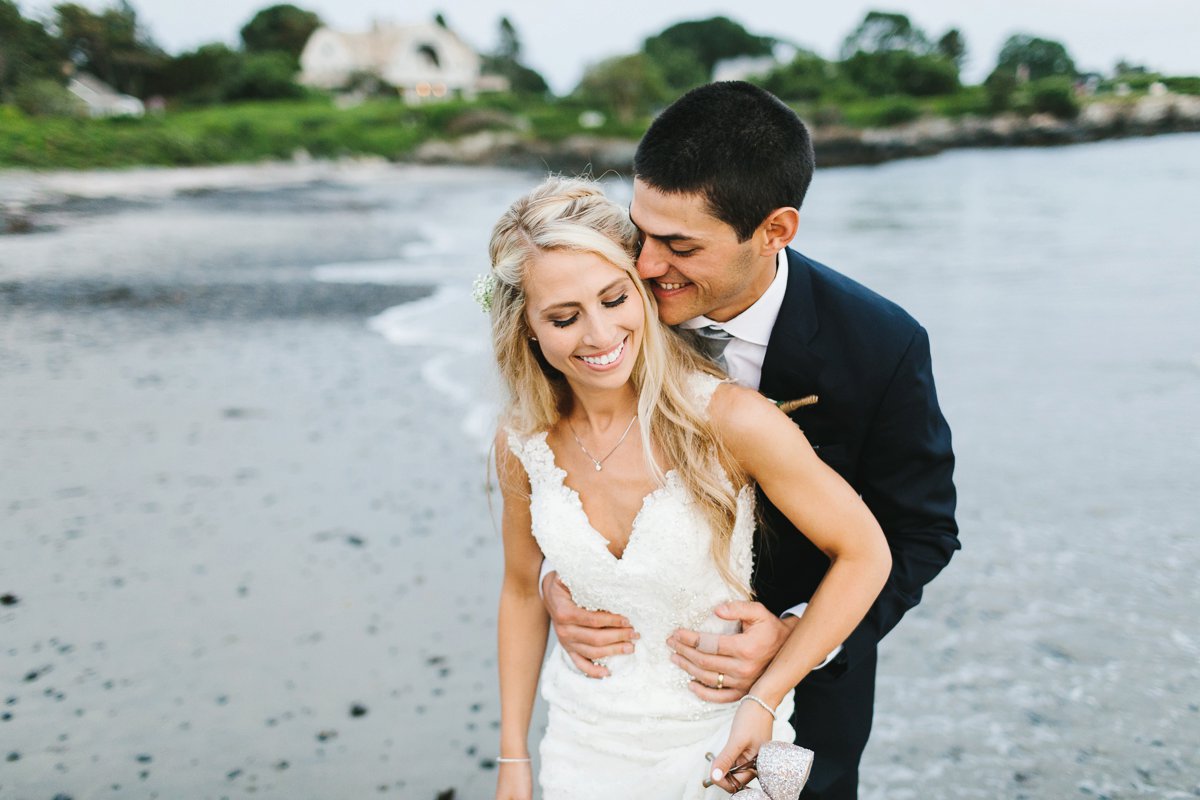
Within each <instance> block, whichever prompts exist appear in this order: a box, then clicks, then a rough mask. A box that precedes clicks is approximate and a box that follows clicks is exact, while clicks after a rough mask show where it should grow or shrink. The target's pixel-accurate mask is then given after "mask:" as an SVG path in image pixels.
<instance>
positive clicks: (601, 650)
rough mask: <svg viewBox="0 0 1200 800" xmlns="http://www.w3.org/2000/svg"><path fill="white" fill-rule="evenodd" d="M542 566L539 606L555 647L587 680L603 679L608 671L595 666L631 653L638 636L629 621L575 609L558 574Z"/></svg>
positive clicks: (605, 612) (601, 666)
mask: <svg viewBox="0 0 1200 800" xmlns="http://www.w3.org/2000/svg"><path fill="white" fill-rule="evenodd" d="M547 567H550V565H549V564H547V563H543V566H542V574H541V576H540V578H539V580H540V588H541V592H542V603H543V604H544V605H545V607H546V612H547V613H548V614H549V615H550V622H551V623H552V624H553V625H554V635H555V636H557V637H558V643H559V644H560V645H562V648H563V650H566V651H567V654H568V655H569V656H570V657H571V661H572V662H574V664H575V666H576V667H577V668H578V669H579V671H580V672H582V673H583V674H584V675H587V676H588V677H589V678H605V677H607V676H608V668H607V667H605V666H604V665H603V664H598V663H596V662H597V661H599V660H600V659H602V658H605V657H607V656H615V655H628V654H629V653H632V652H633V648H634V641H635V640H636V639H637V638H638V633H637V632H636V631H635V630H634V629H633V628H632V627H631V626H630V624H629V620H627V619H625V618H624V617H622V616H619V615H617V614H610V613H608V612H607V611H588V610H587V609H585V608H580V607H579V606H577V605H575V600H574V599H573V598H572V597H571V590H570V589H568V588H567V586H566V584H564V583H563V582H562V581H560V580H559V579H558V573H556V572H554V571H553V568H552V567H550V569H547Z"/></svg>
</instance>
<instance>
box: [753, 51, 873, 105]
mask: <svg viewBox="0 0 1200 800" xmlns="http://www.w3.org/2000/svg"><path fill="white" fill-rule="evenodd" d="M756 83H758V84H759V85H761V86H762V87H763V88H764V89H766V90H767V91H769V92H771V93H772V94H774V95H775V96H777V97H779V98H781V99H783V100H791V101H811V100H819V99H821V98H823V97H828V96H830V95H835V94H837V95H845V94H847V91H846V89H847V87H846V86H845V83H844V81H842V80H841V78H840V75H839V73H838V69H837V67H836V66H835V65H834V64H831V63H830V62H828V61H826V60H825V59H823V58H821V57H820V56H819V55H817V54H816V53H812V52H807V51H803V50H802V51H800V52H798V53H797V54H796V57H795V58H793V59H792V60H791V62H789V63H787V64H784V65H782V66H779V67H776V68H775V69H774V70H772V71H771V72H769V73H768V74H767V75H765V76H764V77H763V78H762V79H761V80H759V81H756ZM849 93H850V94H853V93H854V92H853V90H851V91H850V92H849Z"/></svg>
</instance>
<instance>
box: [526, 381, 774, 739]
mask: <svg viewBox="0 0 1200 800" xmlns="http://www.w3.org/2000/svg"><path fill="white" fill-rule="evenodd" d="M719 383H720V381H719V380H718V379H717V378H714V377H712V376H709V375H704V374H700V373H697V374H695V375H693V376H692V379H691V388H692V393H693V395H694V398H695V402H696V403H697V405H698V407H699V408H700V409H702V410H705V411H706V410H707V407H708V403H709V401H710V400H711V398H712V394H713V392H714V391H715V390H716V387H717V385H718V384H719ZM509 446H510V448H511V449H512V451H513V452H514V453H515V454H516V455H517V457H518V458H519V459H520V461H521V464H522V465H523V466H524V467H525V471H526V472H527V473H528V475H529V484H530V489H531V495H530V512H531V515H532V519H533V536H534V538H535V539H536V540H537V543H538V545H539V546H540V547H541V549H542V553H543V554H544V555H545V557H546V558H547V559H548V560H549V562H550V563H551V564H552V565H553V566H554V568H555V569H556V570H557V571H558V575H559V577H560V578H561V579H562V581H563V582H564V583H565V584H566V585H567V587H568V588H569V589H570V590H571V594H572V596H573V597H574V600H575V602H576V603H578V604H579V605H581V606H583V607H584V608H588V609H592V610H597V609H603V610H605V611H610V612H612V613H615V614H621V615H623V616H625V617H626V618H628V619H629V621H630V622H631V623H632V625H633V627H634V629H635V630H637V631H638V632H639V633H640V634H641V638H640V639H639V640H638V641H637V643H636V645H635V650H634V653H633V654H632V655H628V656H613V657H610V658H608V659H605V662H604V663H605V665H606V666H607V667H608V669H609V672H610V673H611V675H610V677H609V678H608V679H606V680H603V681H594V680H592V679H589V678H586V677H585V676H583V674H582V673H580V672H579V671H578V670H577V669H576V668H575V666H574V665H573V664H572V663H571V661H570V659H569V658H568V657H567V656H566V654H565V653H563V652H562V651H561V650H559V649H556V652H555V653H554V654H553V655H552V657H551V659H550V661H549V663H548V665H547V668H546V671H545V673H544V674H543V678H542V691H543V695H544V696H545V697H546V698H547V700H549V701H550V702H552V703H553V702H559V703H562V704H565V705H567V706H569V707H570V708H571V709H572V711H573V713H576V714H578V715H581V716H587V715H588V714H603V715H604V716H605V717H607V718H610V719H611V718H612V717H613V716H614V715H618V716H619V715H622V714H627V715H629V716H631V717H635V718H641V717H646V716H660V717H663V718H692V719H694V718H697V717H699V716H704V715H705V714H706V713H709V712H710V711H715V710H716V709H719V708H721V707H720V706H714V704H710V703H706V702H704V701H702V700H700V699H699V698H698V697H696V696H695V695H694V694H692V693H691V692H689V691H688V689H687V682H688V675H687V673H685V672H684V671H683V670H681V669H680V668H678V667H676V666H675V665H674V664H672V663H671V661H670V655H671V652H670V650H669V648H668V647H667V644H666V638H667V637H668V636H669V635H670V634H671V633H672V631H674V630H675V629H677V628H688V629H691V630H698V631H711V632H716V633H730V632H734V631H735V630H736V623H731V622H729V621H726V620H722V619H720V618H719V617H717V616H716V615H715V614H714V613H713V609H714V607H715V606H717V605H719V604H720V603H722V602H725V601H728V600H732V599H738V595H737V593H736V592H735V591H734V590H733V589H731V588H730V587H729V585H728V584H727V583H726V582H725V581H724V579H722V577H721V574H720V573H719V572H718V570H717V567H716V565H715V564H714V563H713V560H712V554H711V537H712V530H711V526H710V525H709V523H708V520H707V519H706V518H705V516H704V514H703V513H702V512H701V510H700V508H699V507H698V506H697V505H696V504H695V503H694V502H693V501H692V499H691V497H690V496H689V495H688V493H687V490H686V489H685V487H684V486H683V483H682V482H681V481H680V479H679V476H678V473H676V472H675V471H674V470H671V471H669V472H667V473H666V476H665V482H664V483H663V485H662V486H660V487H659V488H657V489H656V490H654V491H653V492H651V493H650V494H648V495H646V497H645V498H644V499H643V501H642V506H641V509H640V510H639V512H638V514H637V516H636V517H635V518H634V521H633V527H632V530H631V533H630V537H629V541H628V544H627V545H626V547H625V550H624V552H623V554H622V556H621V557H620V558H617V557H616V556H614V555H613V554H612V553H611V552H610V551H609V549H608V542H607V540H606V539H605V538H604V536H603V535H602V534H601V533H600V532H599V531H597V530H596V529H595V528H593V527H592V525H591V523H590V522H589V520H588V518H587V515H586V514H585V512H584V508H583V503H582V502H581V500H580V497H579V495H578V493H576V491H575V490H574V489H572V488H570V487H569V486H567V485H566V483H565V480H564V479H565V478H566V472H565V471H564V470H562V469H561V468H559V466H558V465H557V464H556V463H555V460H554V453H553V451H552V450H551V449H550V446H549V445H548V444H547V442H546V433H545V432H540V433H537V434H534V435H531V436H518V435H516V434H512V433H510V434H509ZM753 532H754V493H753V491H752V490H751V489H750V488H749V487H743V488H742V490H741V492H740V493H739V494H738V513H737V520H736V524H735V527H734V532H733V538H732V540H731V543H730V548H729V567H730V569H731V570H732V571H733V573H734V575H736V576H737V577H738V578H740V579H741V580H743V581H744V582H745V583H746V585H749V582H750V576H751V570H752V567H753V556H752V544H753Z"/></svg>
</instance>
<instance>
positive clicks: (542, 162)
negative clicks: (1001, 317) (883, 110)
mask: <svg viewBox="0 0 1200 800" xmlns="http://www.w3.org/2000/svg"><path fill="white" fill-rule="evenodd" d="M1185 131H1200V97H1194V96H1191V95H1175V94H1166V95H1161V96H1147V97H1142V98H1139V99H1137V100H1131V101H1124V100H1115V101H1102V102H1095V103H1090V104H1088V105H1086V106H1084V108H1083V109H1082V111H1081V112H1080V114H1079V116H1078V117H1077V118H1075V119H1073V120H1062V119H1058V118H1056V117H1053V116H1051V115H1049V114H1033V115H1031V116H1022V115H1018V114H1012V113H1010V114H1001V115H998V116H995V117H978V116H973V115H967V116H963V117H959V118H954V119H951V118H944V117H940V118H922V119H918V120H915V121H913V122H911V123H907V124H903V125H896V126H893V127H888V128H865V129H858V128H849V127H845V126H840V125H829V126H819V127H815V128H814V129H813V139H814V143H815V146H816V151H817V163H819V164H820V165H822V166H826V167H829V166H852V165H858V164H879V163H882V162H885V161H893V160H896V159H901V158H914V157H917V156H929V155H934V154H936V153H941V152H943V151H946V150H952V149H956V148H964V147H1043V146H1052V145H1064V144H1077V143H1081V142H1095V141H1100V140H1103V139H1120V138H1126V137H1133V136H1153V135H1157V134H1164V133H1179V132H1185ZM636 148H637V142H636V141H632V140H627V139H611V138H604V137H599V136H586V135H583V136H572V137H568V138H567V139H564V140H563V141H561V142H546V141H541V140H537V139H533V138H530V137H529V135H528V134H526V133H523V132H520V131H480V132H478V133H474V134H471V135H468V136H464V137H462V138H459V139H456V140H454V141H443V140H439V141H430V142H426V143H425V144H423V145H422V146H421V147H419V148H417V150H416V152H415V153H414V155H413V160H414V161H417V162H418V163H426V164H477V165H489V166H506V167H530V168H541V169H547V168H548V169H551V170H555V171H558V172H565V173H576V172H586V171H590V172H591V173H593V174H597V175H598V174H601V173H603V172H605V171H608V170H614V171H616V172H619V173H622V174H627V173H628V172H629V170H630V166H631V165H632V163H633V153H634V150H636Z"/></svg>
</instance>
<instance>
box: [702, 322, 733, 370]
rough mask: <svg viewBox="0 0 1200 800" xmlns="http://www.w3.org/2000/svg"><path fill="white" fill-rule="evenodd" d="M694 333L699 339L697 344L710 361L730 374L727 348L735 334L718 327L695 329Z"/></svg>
mask: <svg viewBox="0 0 1200 800" xmlns="http://www.w3.org/2000/svg"><path fill="white" fill-rule="evenodd" d="M694 332H695V334H696V336H697V337H699V338H698V339H697V342H698V344H699V345H700V349H701V351H703V353H704V354H705V355H706V356H708V358H709V360H710V361H712V362H713V363H714V364H716V365H717V366H718V367H720V368H721V369H723V370H725V371H726V372H728V371H729V366H728V365H727V364H726V363H725V348H726V347H728V346H729V343H730V342H731V341H733V334H732V333H730V332H729V331H727V330H725V329H724V328H718V327H717V326H716V325H705V326H704V327H703V328H695V329H694Z"/></svg>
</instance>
